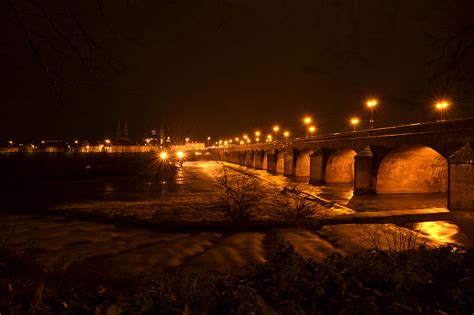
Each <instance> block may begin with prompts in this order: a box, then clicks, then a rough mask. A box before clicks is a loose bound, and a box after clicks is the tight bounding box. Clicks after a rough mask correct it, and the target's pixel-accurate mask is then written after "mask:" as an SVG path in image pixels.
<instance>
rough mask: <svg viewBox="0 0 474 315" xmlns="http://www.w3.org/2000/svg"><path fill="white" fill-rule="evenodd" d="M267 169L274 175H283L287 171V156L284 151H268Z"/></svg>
mask: <svg viewBox="0 0 474 315" xmlns="http://www.w3.org/2000/svg"><path fill="white" fill-rule="evenodd" d="M267 171H268V172H269V173H270V174H273V175H283V173H284V172H285V157H284V155H283V153H282V152H278V151H275V153H267Z"/></svg>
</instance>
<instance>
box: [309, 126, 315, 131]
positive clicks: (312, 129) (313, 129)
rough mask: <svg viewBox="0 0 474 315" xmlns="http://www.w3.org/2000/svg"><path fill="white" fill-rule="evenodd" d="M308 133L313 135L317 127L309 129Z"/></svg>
mask: <svg viewBox="0 0 474 315" xmlns="http://www.w3.org/2000/svg"><path fill="white" fill-rule="evenodd" d="M308 131H309V132H310V133H313V132H315V131H316V127H315V126H311V127H309V128H308Z"/></svg>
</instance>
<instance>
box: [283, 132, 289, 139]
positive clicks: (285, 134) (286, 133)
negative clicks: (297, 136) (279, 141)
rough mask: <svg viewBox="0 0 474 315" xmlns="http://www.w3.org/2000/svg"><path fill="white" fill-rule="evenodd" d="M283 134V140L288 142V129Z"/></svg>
mask: <svg viewBox="0 0 474 315" xmlns="http://www.w3.org/2000/svg"><path fill="white" fill-rule="evenodd" d="M283 136H285V141H287V142H288V137H289V136H290V132H289V131H285V132H284V133H283Z"/></svg>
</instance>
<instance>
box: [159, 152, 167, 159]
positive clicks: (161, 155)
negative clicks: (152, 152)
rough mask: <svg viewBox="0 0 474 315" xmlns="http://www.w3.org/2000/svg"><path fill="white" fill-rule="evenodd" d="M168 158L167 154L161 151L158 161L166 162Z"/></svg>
mask: <svg viewBox="0 0 474 315" xmlns="http://www.w3.org/2000/svg"><path fill="white" fill-rule="evenodd" d="M167 158H168V153H167V152H165V151H163V152H161V153H160V159H162V160H166V159H167Z"/></svg>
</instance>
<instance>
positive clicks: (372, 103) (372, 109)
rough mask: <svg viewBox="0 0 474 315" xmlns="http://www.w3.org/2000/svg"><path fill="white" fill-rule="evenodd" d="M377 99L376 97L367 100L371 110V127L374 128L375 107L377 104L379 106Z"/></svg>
mask: <svg viewBox="0 0 474 315" xmlns="http://www.w3.org/2000/svg"><path fill="white" fill-rule="evenodd" d="M377 103H378V102H377V100H376V99H371V100H368V101H367V103H366V104H367V107H368V108H369V110H370V129H373V128H374V123H375V120H374V108H375V106H377Z"/></svg>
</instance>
